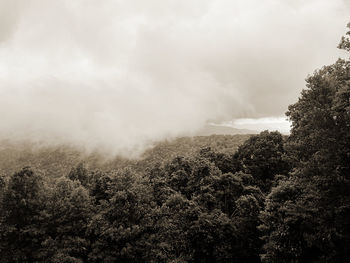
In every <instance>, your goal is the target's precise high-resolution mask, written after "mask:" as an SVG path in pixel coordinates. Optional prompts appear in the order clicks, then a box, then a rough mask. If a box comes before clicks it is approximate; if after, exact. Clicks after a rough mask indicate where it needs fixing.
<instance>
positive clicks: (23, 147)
mask: <svg viewBox="0 0 350 263" xmlns="http://www.w3.org/2000/svg"><path fill="white" fill-rule="evenodd" d="M249 137H250V135H247V134H244V135H243V134H238V135H211V136H195V137H182V138H177V139H174V140H166V141H162V142H158V143H156V144H155V145H154V146H153V147H152V148H150V149H148V150H146V151H145V152H144V154H143V155H142V156H141V157H140V158H139V159H127V158H124V157H120V156H116V157H114V158H112V159H111V158H110V157H107V156H104V155H102V154H101V153H97V152H94V153H89V154H88V153H86V152H84V151H82V150H79V149H77V148H74V147H70V146H65V145H61V146H37V145H35V144H32V143H29V142H26V143H10V142H8V141H1V142H0V175H6V176H9V175H12V174H13V173H15V172H16V171H18V170H20V169H21V168H23V167H26V166H30V167H32V168H36V169H38V170H41V171H42V172H43V173H44V174H47V175H49V176H50V177H59V176H62V175H65V174H67V173H69V171H70V170H71V169H72V167H74V166H76V165H77V164H78V163H80V162H84V163H85V164H86V166H87V167H89V168H91V169H97V168H98V169H101V170H104V171H108V170H115V169H119V168H123V167H126V166H132V167H133V168H135V169H136V170H139V171H141V170H143V169H144V168H145V167H147V166H150V165H152V164H154V163H157V162H167V161H169V160H171V159H172V158H174V157H175V156H178V155H181V156H185V157H187V156H190V155H192V154H194V153H195V152H197V151H198V150H199V149H201V148H203V147H211V148H212V149H213V150H215V151H217V152H223V153H234V152H235V151H236V150H237V148H238V146H239V145H241V144H242V143H243V142H244V141H245V140H247V139H248V138H249Z"/></svg>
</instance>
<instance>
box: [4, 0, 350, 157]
mask: <svg viewBox="0 0 350 263" xmlns="http://www.w3.org/2000/svg"><path fill="white" fill-rule="evenodd" d="M349 13H350V5H349V3H348V2H347V1H342V0H307V1H298V0H282V1H281V0H279V1H277V0H238V1H230V0H222V1H219V0H217V1H215V0H201V1H199V0H176V1H173V0H159V1H156V0H152V1H142V0H139V1H130V0H129V1H122V0H118V1H113V0H104V1H96V0H84V1H82V0H81V1H79V0H74V1H71V0H62V1H54V0H0V113H1V121H0V137H1V138H4V139H11V140H22V139H25V140H27V139H30V140H33V141H36V142H40V143H45V144H47V143H48V144H57V143H66V144H71V145H76V146H79V147H84V148H86V149H88V150H94V149H99V150H103V151H106V152H108V153H111V154H122V155H135V154H138V153H141V152H142V150H143V149H145V147H147V146H149V145H150V144H151V143H152V142H154V141H157V140H162V139H165V138H172V137H175V136H184V135H192V134H195V133H196V131H197V130H199V129H200V128H201V127H202V126H203V125H204V124H205V123H207V122H215V123H223V122H230V121H231V122H232V121H233V122H234V121H235V120H237V119H240V118H249V119H259V118H262V119H263V120H266V119H264V118H274V117H280V116H283V115H284V113H285V111H286V110H287V107H288V105H289V104H291V103H293V102H295V101H296V100H297V98H298V96H299V93H300V91H301V90H302V89H303V88H304V86H305V81H304V80H305V78H306V76H307V75H308V74H312V72H313V71H314V70H315V69H316V68H319V67H321V66H322V65H325V64H330V63H333V62H334V61H335V60H336V58H337V57H339V56H341V55H343V54H342V53H341V52H340V51H339V50H337V49H336V46H337V44H338V42H339V40H340V37H341V36H342V35H344V33H345V31H346V28H345V26H346V24H347V22H349V21H348V15H349ZM251 123H254V121H253V122H251ZM252 128H254V126H253V127H252ZM259 129H260V126H259Z"/></svg>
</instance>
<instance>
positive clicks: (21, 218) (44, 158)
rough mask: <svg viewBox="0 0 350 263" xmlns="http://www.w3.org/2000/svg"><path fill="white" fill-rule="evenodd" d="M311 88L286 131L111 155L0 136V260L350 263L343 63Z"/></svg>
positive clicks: (349, 80)
mask: <svg viewBox="0 0 350 263" xmlns="http://www.w3.org/2000/svg"><path fill="white" fill-rule="evenodd" d="M348 27H349V29H350V24H349V25H348ZM349 36H350V31H349V32H348V33H347V35H346V36H345V37H343V38H342V40H341V43H340V44H339V48H341V49H343V50H345V51H348V52H349V51H350V40H349ZM306 83H307V84H306V88H305V89H304V90H303V91H302V92H301V94H300V97H299V100H298V101H297V102H296V103H295V104H292V105H290V106H289V107H288V111H287V113H286V116H287V117H288V119H289V120H290V121H291V122H292V129H291V134H290V135H289V136H284V135H282V134H280V133H279V132H277V131H263V132H261V133H260V134H257V135H236V136H218V135H217V136H215V135H213V136H202V137H194V138H178V139H176V140H174V141H164V142H160V143H158V144H157V145H155V146H154V147H153V148H152V149H150V150H148V151H146V152H145V153H144V155H143V156H142V157H141V158H140V159H138V160H129V159H127V158H122V157H120V158H116V159H113V160H108V161H101V156H99V155H98V154H89V155H86V154H85V155H84V154H83V153H80V152H79V151H78V150H76V149H74V148H70V147H68V146H62V147H47V148H35V147H34V146H33V145H31V144H30V143H27V144H25V143H24V144H11V143H10V142H7V141H2V142H1V148H0V169H1V170H0V206H1V207H0V261H1V262H4V263H10V262H14V263H17V262H52V263H85V262H106V263H111V262H203V263H204V262H208V263H209V262H276V263H277V262H350V60H349V59H338V60H337V61H336V62H335V63H334V64H332V65H328V66H324V67H322V68H321V69H319V70H316V71H315V72H314V73H313V74H312V75H310V76H309V77H308V78H307V80H306ZM29 165H30V166H29Z"/></svg>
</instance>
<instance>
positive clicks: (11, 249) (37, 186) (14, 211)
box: [0, 167, 46, 262]
mask: <svg viewBox="0 0 350 263" xmlns="http://www.w3.org/2000/svg"><path fill="white" fill-rule="evenodd" d="M45 194H46V191H45V185H44V182H43V178H42V177H41V176H40V175H39V173H34V171H33V170H32V169H31V168H30V167H25V168H23V169H22V170H21V171H19V172H17V173H15V174H14V175H12V176H11V177H10V179H9V182H8V186H7V188H6V189H5V191H4V194H3V202H2V210H1V219H0V228H1V232H0V254H1V260H2V262H35V261H36V260H38V259H40V253H41V252H42V249H41V242H42V241H43V240H44V238H45V230H44V229H43V227H42V223H43V222H44V221H45V219H46V218H45V215H44V214H43V213H42V211H43V210H44V207H45V199H46V198H45V197H46V196H45Z"/></svg>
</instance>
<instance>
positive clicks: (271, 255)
mask: <svg viewBox="0 0 350 263" xmlns="http://www.w3.org/2000/svg"><path fill="white" fill-rule="evenodd" d="M348 26H350V25H348ZM349 34H350V32H348V33H347V35H349ZM339 46H340V47H341V48H343V49H345V50H347V51H349V47H350V45H349V39H348V38H345V37H344V38H342V42H341V44H340V45H339ZM306 82H307V89H305V90H303V91H302V93H301V97H300V98H299V100H298V102H297V103H295V104H293V105H291V106H289V110H288V112H287V116H288V117H289V119H290V120H291V121H292V130H291V135H290V136H289V138H288V140H287V142H286V145H285V149H286V152H287V156H288V158H289V161H290V163H291V164H292V165H293V167H294V169H293V172H292V173H291V176H290V178H289V179H287V180H281V181H280V182H279V184H278V185H277V186H276V187H275V188H273V189H272V191H271V194H270V195H269V196H268V197H267V200H266V206H265V210H264V211H263V212H262V214H261V219H262V222H263V224H262V225H261V229H262V230H264V231H265V235H264V240H265V242H266V244H265V254H264V255H263V259H264V260H265V261H266V262H280V259H281V258H284V259H286V260H287V261H288V260H289V261H292V260H293V261H297V262H310V261H312V260H321V261H322V262H348V261H349V260H350V254H349V251H350V223H349V222H350V61H349V60H348V59H347V60H346V59H338V60H337V61H336V63H334V64H333V65H330V66H325V67H323V68H322V69H320V70H317V71H315V72H314V74H313V75H312V76H310V77H308V79H307V80H306Z"/></svg>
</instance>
